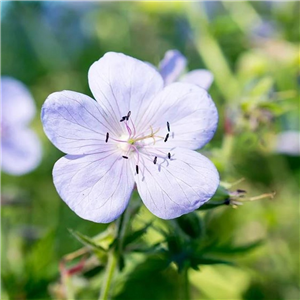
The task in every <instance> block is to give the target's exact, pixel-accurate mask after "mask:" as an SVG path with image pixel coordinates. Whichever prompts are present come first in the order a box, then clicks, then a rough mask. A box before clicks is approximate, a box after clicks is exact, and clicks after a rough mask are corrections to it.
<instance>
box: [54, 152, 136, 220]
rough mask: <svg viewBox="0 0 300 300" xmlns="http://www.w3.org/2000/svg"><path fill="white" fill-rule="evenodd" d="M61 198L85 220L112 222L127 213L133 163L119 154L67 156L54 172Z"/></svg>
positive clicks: (131, 186)
mask: <svg viewBox="0 0 300 300" xmlns="http://www.w3.org/2000/svg"><path fill="white" fill-rule="evenodd" d="M53 180H54V184H55V187H56V189H57V191H58V193H59V195H60V196H61V198H62V199H63V200H64V201H65V202H66V203H67V204H68V206H69V207H70V208H71V209H72V210H73V211H74V212H75V213H76V214H77V215H79V216H80V217H81V218H83V219H87V220H90V221H94V222H98V223H109V222H111V221H113V220H115V219H116V218H117V217H118V216H120V215H121V214H122V213H123V211H124V210H125V208H126V206H127V204H128V202H129V199H130V195H131V193H132V190H133V187H134V179H133V175H132V173H131V171H130V167H129V161H128V160H125V159H123V158H122V157H121V156H119V155H117V154H116V153H115V152H109V153H108V152H102V153H97V154H92V155H82V156H80V155H79V156H72V155H66V156H64V157H62V158H61V159H60V160H58V161H57V162H56V164H55V166H54V169H53Z"/></svg>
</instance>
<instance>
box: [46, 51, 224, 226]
mask: <svg viewBox="0 0 300 300" xmlns="http://www.w3.org/2000/svg"><path fill="white" fill-rule="evenodd" d="M88 79H89V86H90V89H91V91H92V93H93V95H94V97H95V99H96V100H97V101H94V100H93V99H92V98H90V97H88V96H85V95H83V94H80V93H76V92H71V91H62V92H57V93H53V94H51V95H50V96H49V97H48V98H47V100H46V101H45V103H44V105H43V108H42V116H41V117H42V122H43V125H44V130H45V133H46V134H47V136H48V138H49V139H50V140H51V141H52V143H53V144H54V145H55V146H56V147H57V148H59V149H60V150H61V151H63V152H65V153H67V154H68V155H66V156H64V157H63V158H61V159H60V160H58V161H57V162H56V164H55V166H54V169H53V180H54V184H55V186H56V189H57V191H58V193H59V195H60V196H61V198H62V199H63V200H64V201H65V202H66V203H67V204H68V205H69V206H70V208H71V209H72V210H73V211H75V212H76V213H77V214H78V215H79V216H80V217H82V218H84V219H88V220H91V221H94V222H99V223H108V222H111V221H113V220H115V219H116V218H117V217H118V216H120V215H121V214H122V212H123V211H124V210H125V208H126V206H127V204H128V202H129V199H130V196H131V193H132V191H133V189H134V187H135V185H136V186H137V190H138V192H139V194H140V196H141V198H142V200H143V202H144V204H145V205H146V207H147V208H148V209H149V210H150V211H151V212H152V213H153V214H154V215H156V216H158V217H160V218H163V219H172V218H176V217H179V216H181V215H182V214H186V213H189V212H191V211H193V210H195V209H197V208H198V207H199V206H201V205H202V204H203V203H205V202H206V201H208V200H209V199H210V198H211V197H212V196H213V194H214V193H215V191H216V189H217V187H218V183H219V175H218V172H217V170H216V168H215V166H214V165H213V164H212V163H211V162H210V160H208V159H207V158H206V157H204V156H203V155H201V154H200V153H197V152H195V151H193V150H195V149H198V148H200V147H202V146H203V145H205V144H206V143H207V142H208V141H209V140H210V139H211V138H212V136H213V135H214V132H215V130H216V127H217V121H218V114H217V110H216V107H215V105H214V103H213V101H212V100H211V98H210V97H209V95H208V94H207V92H206V91H205V90H204V89H202V88H200V87H197V86H196V85H192V84H187V83H173V84H170V85H169V86H167V87H165V88H164V81H163V79H162V77H161V76H160V74H159V73H158V72H157V71H156V70H155V69H154V68H152V67H150V66H149V65H147V64H146V63H143V62H141V61H139V60H137V59H134V58H132V57H129V56H126V55H124V54H121V53H113V52H110V53H107V54H105V55H104V56H103V57H102V58H101V59H100V60H98V61H96V62H95V63H94V64H93V65H92V66H91V68H90V70H89V74H88Z"/></svg>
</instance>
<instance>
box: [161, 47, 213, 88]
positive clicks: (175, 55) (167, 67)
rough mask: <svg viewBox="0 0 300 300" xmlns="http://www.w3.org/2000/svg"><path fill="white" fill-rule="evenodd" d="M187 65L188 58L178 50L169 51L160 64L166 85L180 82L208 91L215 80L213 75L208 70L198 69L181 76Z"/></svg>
mask: <svg viewBox="0 0 300 300" xmlns="http://www.w3.org/2000/svg"><path fill="white" fill-rule="evenodd" d="M186 64H187V60H186V58H185V57H184V56H183V55H182V54H181V53H180V52H179V51H178V50H169V51H167V52H166V54H165V56H164V58H163V60H162V61H161V62H160V64H159V72H160V74H161V76H162V77H163V79H164V81H165V85H168V84H170V83H173V82H175V81H180V82H187V83H193V84H196V85H198V86H200V87H202V88H204V89H206V90H208V89H209V88H210V86H211V84H212V82H213V80H214V76H213V74H212V73H211V72H209V71H208V70H204V69H197V70H193V71H190V72H188V73H186V74H184V75H183V76H180V75H182V73H183V72H184V70H185V68H186Z"/></svg>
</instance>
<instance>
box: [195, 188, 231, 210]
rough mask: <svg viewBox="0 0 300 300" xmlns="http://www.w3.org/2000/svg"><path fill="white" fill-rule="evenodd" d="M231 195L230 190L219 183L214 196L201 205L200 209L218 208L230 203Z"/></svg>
mask: <svg viewBox="0 0 300 300" xmlns="http://www.w3.org/2000/svg"><path fill="white" fill-rule="evenodd" d="M229 197H230V196H229V192H228V190H227V189H226V188H225V187H223V186H221V185H219V186H218V189H217V191H216V192H215V194H214V196H213V197H212V198H211V199H210V200H209V201H208V202H206V203H205V204H203V205H202V206H200V207H199V208H198V210H207V209H213V208H216V207H218V206H223V205H228V204H229Z"/></svg>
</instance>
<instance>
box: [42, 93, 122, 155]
mask: <svg viewBox="0 0 300 300" xmlns="http://www.w3.org/2000/svg"><path fill="white" fill-rule="evenodd" d="M41 119H42V123H43V126H44V131H45V133H46V135H47V136H48V138H49V139H50V141H51V142H52V143H53V144H54V145H55V146H56V147H57V148H58V149H59V150H61V151H62V152H65V153H68V154H73V155H80V154H90V153H98V152H102V151H107V150H111V149H112V147H113V145H112V144H111V143H110V142H108V143H106V133H107V132H110V133H111V134H112V133H113V134H115V135H119V132H122V129H121V127H120V125H119V124H117V126H113V124H111V123H110V121H109V116H107V114H106V113H105V112H104V111H103V110H102V108H101V107H100V105H99V104H98V103H97V102H96V101H95V100H93V99H92V98H90V97H88V96H86V95H83V94H80V93H76V92H71V91H62V92H56V93H53V94H51V95H50V96H49V97H48V98H47V99H46V101H45V103H44V105H43V107H42V113H41Z"/></svg>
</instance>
